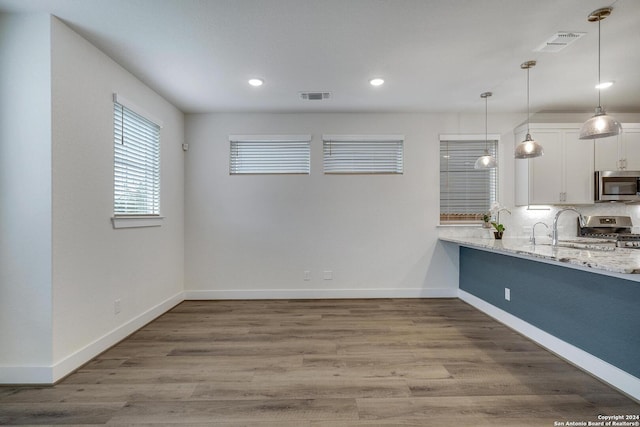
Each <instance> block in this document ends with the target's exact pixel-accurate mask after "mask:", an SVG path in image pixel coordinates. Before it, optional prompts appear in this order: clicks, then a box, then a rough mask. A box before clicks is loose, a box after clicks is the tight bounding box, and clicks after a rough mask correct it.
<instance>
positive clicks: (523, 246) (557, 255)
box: [439, 236, 640, 274]
mask: <svg viewBox="0 0 640 427" xmlns="http://www.w3.org/2000/svg"><path fill="white" fill-rule="evenodd" d="M439 239H440V240H443V241H448V242H452V243H458V244H460V245H463V246H469V247H474V248H483V249H490V250H493V251H496V252H502V253H507V254H509V253H512V254H516V255H521V256H525V257H531V258H538V259H545V260H551V261H556V262H560V263H565V264H572V265H577V266H581V267H586V268H589V269H594V270H603V271H607V272H612V273H619V274H640V250H638V249H626V248H616V249H615V250H612V251H604V250H593V249H577V248H568V247H553V246H551V245H549V244H548V243H545V244H539V245H532V244H531V243H529V241H528V240H527V239H518V238H504V239H502V240H495V239H492V238H485V237H467V236H440V237H439Z"/></svg>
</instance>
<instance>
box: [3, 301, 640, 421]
mask: <svg viewBox="0 0 640 427" xmlns="http://www.w3.org/2000/svg"><path fill="white" fill-rule="evenodd" d="M599 414H604V415H634V414H640V405H638V404H637V403H636V402H634V401H632V400H631V399H629V398H627V397H625V396H623V395H622V394H620V393H618V392H616V391H615V390H613V389H612V388H610V387H608V386H607V385H605V384H603V383H601V382H599V381H598V380H596V379H594V378H592V377H591V376H589V375H587V374H585V373H583V372H582V371H580V370H578V369H577V368H575V367H573V366H571V365H570V364H568V363H566V362H564V361H563V360H561V359H559V358H558V357H556V356H554V355H553V354H551V353H549V352H547V351H545V350H544V349H542V348H541V347H539V346H537V345H536V344H534V343H532V342H531V341H529V340H527V339H525V338H523V337H522V336H521V335H519V334H517V333H515V332H513V331H512V330H510V329H509V328H507V327H505V326H503V325H501V324H500V323H498V322H496V321H494V320H493V319H491V318H489V317H488V316H486V315H485V314H483V313H481V312H479V311H477V310H476V309H474V308H473V307H470V306H469V305H467V304H465V303H464V302H462V301H460V300H457V299H409V300H406V299H373V300H304V301H302V300H278V301H185V302H183V303H182V304H180V305H178V306H177V307H175V308H174V309H173V310H171V311H169V312H168V313H166V314H164V315H163V316H161V317H160V318H158V319H156V320H155V321H153V322H152V323H150V324H148V325H147V326H145V327H144V328H142V329H140V330H139V331H138V332H136V333H135V334H133V335H131V336H130V337H129V338H127V339H126V340H124V341H122V342H121V343H119V344H118V345H116V346H114V347H112V348H111V349H109V350H108V351H106V352H105V353H103V354H101V355H100V356H98V357H97V358H95V359H94V360H92V361H91V362H89V363H88V364H87V365H85V366H84V367H82V368H81V369H79V370H78V371H77V372H75V373H73V374H72V375H70V376H69V377H67V378H66V379H65V380H63V381H62V382H60V383H59V384H57V385H56V386H54V387H0V424H32V425H43V424H75V425H96V424H98V425H100V424H114V425H148V426H151V425H160V424H168V425H171V424H186V425H190V426H200V425H210V426H233V427H238V426H251V427H276V426H277V427H325V426H438V427H440V426H444V427H447V426H492V427H493V426H519V427H520V426H554V425H556V426H558V425H560V424H554V423H556V422H558V423H561V422H564V423H567V422H571V421H573V422H575V421H583V422H585V423H587V422H589V421H591V422H595V421H598V415H599ZM585 425H586V424H585Z"/></svg>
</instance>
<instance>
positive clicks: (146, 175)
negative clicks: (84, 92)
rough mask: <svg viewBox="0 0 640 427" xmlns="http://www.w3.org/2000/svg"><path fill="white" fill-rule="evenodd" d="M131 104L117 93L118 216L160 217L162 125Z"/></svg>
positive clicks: (116, 176)
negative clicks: (132, 107)
mask: <svg viewBox="0 0 640 427" xmlns="http://www.w3.org/2000/svg"><path fill="white" fill-rule="evenodd" d="M127 105H129V106H130V105H131V104H130V103H128V102H126V101H124V100H123V99H122V98H121V97H120V98H118V97H117V95H116V96H114V104H113V121H114V138H113V143H114V144H113V145H114V197H113V200H114V203H113V211H114V215H115V216H116V217H117V216H123V215H124V216H158V215H160V125H158V124H156V123H154V122H153V121H151V120H149V119H147V118H145V117H143V116H142V115H140V114H138V113H136V112H135V111H133V110H132V109H131V108H129V106H127ZM138 111H140V110H138ZM114 224H115V222H114Z"/></svg>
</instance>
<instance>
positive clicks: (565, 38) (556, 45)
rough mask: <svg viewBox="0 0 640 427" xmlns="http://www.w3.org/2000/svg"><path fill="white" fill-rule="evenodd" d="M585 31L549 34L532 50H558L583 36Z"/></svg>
mask: <svg viewBox="0 0 640 427" xmlns="http://www.w3.org/2000/svg"><path fill="white" fill-rule="evenodd" d="M585 34H587V33H576V32H571V31H559V32H557V33H555V34H554V35H553V36H551V37H550V38H549V39H548V40H547V41H545V42H544V43H542V44H541V45H540V46H538V47H537V48H535V49H534V50H533V51H534V52H560V51H561V50H562V49H564V48H565V47H567V46H569V45H570V44H571V43H573V42H574V41H576V40H578V39H579V38H580V37H583V36H584V35H585Z"/></svg>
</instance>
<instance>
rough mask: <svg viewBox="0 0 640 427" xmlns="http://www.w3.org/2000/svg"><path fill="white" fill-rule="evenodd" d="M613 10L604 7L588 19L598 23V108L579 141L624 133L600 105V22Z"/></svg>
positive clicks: (581, 129)
mask: <svg viewBox="0 0 640 427" xmlns="http://www.w3.org/2000/svg"><path fill="white" fill-rule="evenodd" d="M612 10H613V9H612V8H611V7H603V8H602V9H598V10H594V11H593V12H591V13H590V14H589V16H588V17H587V21H589V22H597V23H598V86H597V87H598V107H597V108H596V114H595V115H594V116H593V117H591V118H590V119H589V120H587V121H586V122H584V124H583V125H582V127H581V128H580V136H579V137H578V138H579V139H596V138H606V137H609V136H615V135H620V134H621V133H622V125H620V122H618V121H617V120H616V119H614V118H613V117H611V116H609V115H608V114H607V113H606V112H605V111H604V108H602V106H601V104H600V90H601V89H602V88H601V87H600V86H601V84H602V81H601V79H600V22H601V21H602V20H603V19H605V18H606V17H608V16H609V15H611V11H612Z"/></svg>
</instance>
